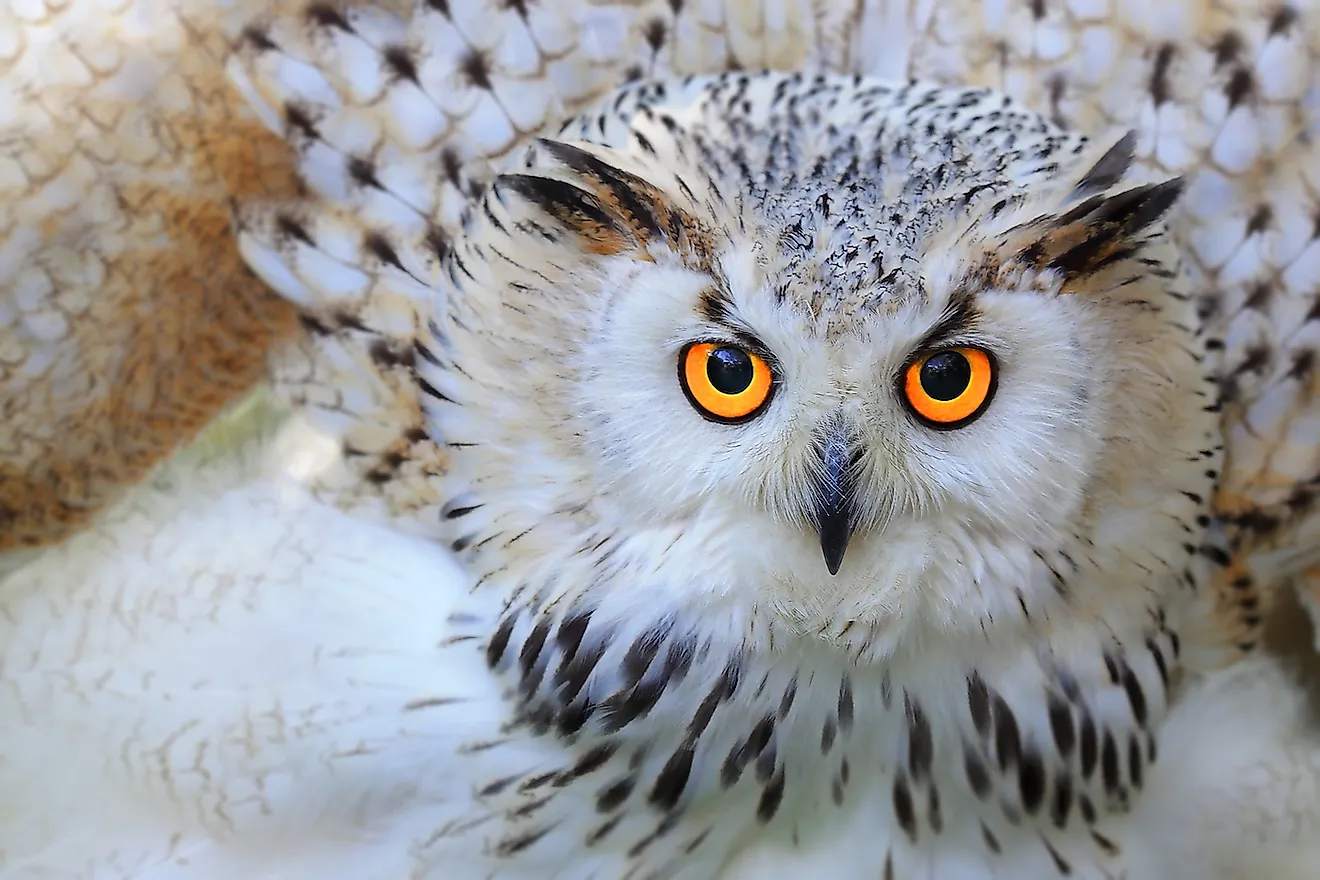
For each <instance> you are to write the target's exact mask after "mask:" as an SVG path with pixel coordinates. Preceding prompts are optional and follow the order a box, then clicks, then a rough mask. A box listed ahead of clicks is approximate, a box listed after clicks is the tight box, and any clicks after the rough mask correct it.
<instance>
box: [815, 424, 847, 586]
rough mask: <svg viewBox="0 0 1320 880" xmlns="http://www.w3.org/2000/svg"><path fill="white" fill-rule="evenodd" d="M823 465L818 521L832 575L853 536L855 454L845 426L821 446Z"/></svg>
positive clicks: (816, 508)
mask: <svg viewBox="0 0 1320 880" xmlns="http://www.w3.org/2000/svg"><path fill="white" fill-rule="evenodd" d="M820 455H821V460H822V464H823V465H824V466H823V467H822V468H821V470H820V472H819V474H820V476H819V478H818V482H817V484H816V499H815V500H816V505H815V511H814V513H815V520H816V531H817V532H819V533H820V550H821V553H823V554H824V556H825V567H826V568H828V569H829V570H830V574H832V575H835V574H838V573H839V566H841V565H842V564H843V554H844V553H846V552H847V550H848V539H849V538H851V537H852V531H853V522H854V516H853V513H854V508H855V506H856V505H855V497H854V494H855V487H856V484H855V481H854V479H853V475H852V470H853V464H854V453H853V450H852V445H851V444H850V443H849V442H848V438H847V436H846V435H845V434H844V431H843V430H842V426H840V427H838V428H835V429H833V430H831V431H830V433H829V436H828V437H827V438H826V439H825V442H824V443H823V444H822V445H821V447H820Z"/></svg>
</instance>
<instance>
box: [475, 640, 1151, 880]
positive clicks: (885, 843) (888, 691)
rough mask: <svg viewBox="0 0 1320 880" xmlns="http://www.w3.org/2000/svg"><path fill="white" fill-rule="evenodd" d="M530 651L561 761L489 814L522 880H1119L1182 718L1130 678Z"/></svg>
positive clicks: (514, 789)
mask: <svg viewBox="0 0 1320 880" xmlns="http://www.w3.org/2000/svg"><path fill="white" fill-rule="evenodd" d="M533 638H534V639H535V638H536V637H535V636H533ZM515 641H516V639H515ZM533 644H535V641H534V642H533ZM525 645H526V643H525V642H524V643H523V644H522V650H521V651H520V653H519V655H518V656H519V657H520V658H522V660H523V662H522V663H513V664H511V665H510V666H509V667H507V669H508V670H509V671H510V672H511V673H512V674H513V675H514V677H515V678H518V679H519V680H520V681H521V685H520V686H519V687H517V688H515V689H513V690H511V691H509V692H508V694H507V696H508V699H509V701H510V705H511V706H513V707H516V708H514V709H513V711H512V714H511V719H512V720H511V721H510V722H509V723H508V724H507V725H506V726H505V728H504V732H505V733H506V734H510V735H515V736H517V737H519V738H524V739H526V740H527V741H529V742H535V743H536V744H537V746H538V751H539V750H540V749H541V748H544V749H545V751H544V753H543V754H544V755H545V757H544V758H542V759H541V760H539V761H538V762H537V770H535V771H528V772H526V773H523V774H519V775H515V776H513V777H507V776H506V777H502V778H501V779H498V780H492V781H491V784H487V785H485V786H483V787H482V788H481V790H484V791H487V794H486V796H484V798H479V800H481V801H482V809H484V810H488V811H490V812H491V813H492V814H494V815H499V816H502V819H501V820H500V823H499V829H498V833H497V834H496V835H495V836H494V837H493V838H489V839H490V840H491V842H492V844H493V850H492V851H493V852H494V853H496V854H497V858H496V862H497V863H501V864H504V865H506V866H508V867H509V868H511V869H512V870H514V871H515V873H516V872H517V871H519V870H520V869H518V868H513V865H515V864H519V865H521V864H532V863H533V862H537V863H541V862H543V861H544V860H545V859H547V858H549V859H550V860H551V861H554V860H555V858H556V856H557V855H558V856H561V857H563V858H566V859H568V860H569V861H568V862H566V864H572V865H575V866H579V867H583V866H589V867H592V869H593V870H595V871H597V872H598V875H599V876H619V877H623V876H639V877H682V878H688V877H692V878H697V877H712V876H733V877H742V876H747V877H765V876H775V875H776V874H777V873H780V872H787V873H785V874H783V875H784V876H798V875H799V873H800V872H803V871H808V870H819V871H822V872H826V873H828V874H829V875H830V876H837V877H853V876H857V877H876V876H881V877H891V876H892V877H906V876H935V877H952V878H962V877H992V876H1011V877H1037V876H1040V877H1048V876H1059V875H1065V876H1097V877H1099V876H1106V875H1108V876H1115V875H1117V874H1119V873H1120V870H1119V869H1120V868H1121V865H1122V858H1123V856H1122V839H1123V836H1124V828H1125V825H1126V822H1127V821H1128V820H1127V815H1128V813H1129V811H1130V809H1131V807H1132V805H1133V804H1134V802H1135V800H1136V798H1138V797H1139V795H1140V792H1141V789H1142V787H1143V785H1144V783H1145V779H1146V777H1147V776H1148V770H1149V768H1150V765H1151V763H1152V762H1153V761H1154V760H1155V758H1156V752H1157V745H1156V726H1157V724H1158V721H1159V719H1160V718H1161V717H1162V715H1163V712H1164V697H1163V694H1162V692H1160V690H1159V684H1158V681H1152V680H1149V679H1150V677H1151V676H1152V675H1154V676H1155V678H1158V677H1159V676H1158V674H1156V673H1153V672H1151V671H1150V670H1147V669H1146V668H1145V666H1143V665H1141V664H1133V663H1129V662H1128V661H1127V660H1125V659H1119V660H1113V663H1114V666H1115V676H1114V677H1112V680H1111V676H1110V675H1109V673H1108V664H1107V663H1106V662H1101V664H1100V669H1101V672H1100V675H1099V678H1098V679H1097V680H1094V681H1093V680H1092V677H1090V676H1089V675H1088V674H1086V673H1080V674H1079V673H1068V675H1067V679H1066V681H1065V682H1064V683H1062V684H1060V682H1059V681H1058V680H1057V679H1051V678H1050V677H1049V676H1048V675H1045V674H1043V672H1042V670H1041V669H1040V668H1039V667H1037V668H1034V669H1022V668H1005V669H1001V670H998V671H997V673H996V674H995V675H991V676H988V677H987V675H983V674H982V673H981V672H979V671H977V670H975V669H971V668H965V667H961V666H958V665H957V664H952V665H949V666H948V668H947V669H940V670H939V671H938V672H937V674H934V675H932V674H931V671H930V670H929V669H925V670H923V672H922V673H921V674H916V673H910V672H909V671H906V670H903V669H900V668H884V669H869V670H858V669H856V668H855V667H850V666H848V665H847V664H832V663H822V664H813V665H804V664H800V663H795V662H793V661H792V660H790V659H788V658H784V657H775V658H754V657H749V656H746V655H742V654H727V653H719V652H713V651H704V652H703V651H701V650H689V648H691V647H692V646H691V645H687V644H684V643H683V642H681V641H673V640H671V639H658V640H656V642H655V644H654V645H651V646H649V647H648V653H649V654H650V655H651V656H650V659H649V660H648V661H647V662H646V663H645V664H642V663H640V662H638V660H637V657H636V654H635V653H634V655H633V657H632V659H633V666H632V667H631V669H629V668H628V667H627V666H626V664H624V663H623V660H624V659H625V658H626V657H627V656H628V655H627V654H626V653H625V654H621V655H620V657H619V661H620V664H621V665H620V666H619V667H618V668H617V669H616V670H615V671H614V672H612V673H611V674H607V675H606V674H597V675H587V676H585V677H584V678H583V679H582V680H581V681H580V682H579V681H577V680H575V676H574V670H573V666H572V661H571V660H570V661H569V662H568V663H564V662H562V660H563V658H562V657H561V658H558V661H557V660H556V659H554V658H552V659H550V660H548V661H546V664H545V667H544V668H543V669H541V671H540V672H539V673H538V672H537V665H538V663H539V662H540V661H539V659H537V660H532V661H531V662H526V657H527V654H526V650H525ZM581 648H582V646H578V650H581ZM542 650H546V648H545V647H544V646H543V648H542ZM551 650H554V648H553V647H552V648H551ZM575 656H576V655H575ZM610 659H611V654H610V651H609V649H606V650H605V651H604V652H603V654H602V656H601V657H600V658H597V659H596V660H595V663H596V664H597V665H599V664H602V663H608V662H609V660H610ZM1111 659H1112V658H1111ZM1147 665H1149V664H1147ZM496 666H497V668H498V667H499V666H500V664H499V663H498V662H497V663H496ZM524 667H525V671H524ZM598 672H599V670H598ZM1148 673H1149V674H1148ZM529 680H530V681H531V682H532V683H533V684H532V685H531V686H528V684H527V682H528V681H529ZM529 766H531V765H529ZM496 783H497V784H496ZM487 831H490V828H489V827H488V828H487ZM509 876H514V874H510V875H509Z"/></svg>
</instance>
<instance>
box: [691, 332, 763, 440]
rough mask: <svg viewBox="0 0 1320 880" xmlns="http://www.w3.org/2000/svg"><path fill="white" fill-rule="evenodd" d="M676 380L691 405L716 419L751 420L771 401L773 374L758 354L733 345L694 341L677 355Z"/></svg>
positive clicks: (706, 415) (732, 421)
mask: <svg viewBox="0 0 1320 880" xmlns="http://www.w3.org/2000/svg"><path fill="white" fill-rule="evenodd" d="M678 379H679V383H680V384H681V385H682V386H683V393H684V394H686V395H687V398H688V400H689V401H690V402H691V403H692V406H693V407H695V408H696V410H697V412H699V413H701V414H702V415H703V416H705V417H706V418H708V419H710V420H712V421H716V422H727V423H735V422H741V421H745V420H747V419H750V418H751V417H752V416H754V415H756V414H757V413H758V412H760V411H761V409H762V408H763V407H764V406H765V404H766V402H767V401H769V400H770V391H771V389H772V388H773V385H774V382H773V376H772V375H771V373H770V367H769V365H768V364H766V362H765V360H764V359H762V358H761V357H760V356H759V355H757V354H753V353H752V352H750V351H747V350H746V349H743V348H739V347H738V346H736V345H728V344H726V343H719V342H696V343H693V344H692V345H689V346H687V347H686V348H684V349H683V352H682V354H680V355H679V357H678Z"/></svg>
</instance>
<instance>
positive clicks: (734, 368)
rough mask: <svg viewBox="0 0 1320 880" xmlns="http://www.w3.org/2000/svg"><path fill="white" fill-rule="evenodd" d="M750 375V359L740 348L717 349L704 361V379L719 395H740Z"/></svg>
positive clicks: (748, 383)
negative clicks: (708, 380) (706, 379)
mask: <svg viewBox="0 0 1320 880" xmlns="http://www.w3.org/2000/svg"><path fill="white" fill-rule="evenodd" d="M752 374H753V370H752V359H751V358H750V357H749V356H748V354H747V352H745V351H743V350H742V349H741V348H732V347H727V346H726V347H722V348H717V349H715V350H714V351H712V352H711V353H710V357H708V358H707V359H706V377H707V378H708V379H710V384H711V385H713V386H714V387H715V390H716V391H718V392H720V393H721V394H742V393H743V392H744V391H746V390H747V387H748V386H749V385H751V384H752Z"/></svg>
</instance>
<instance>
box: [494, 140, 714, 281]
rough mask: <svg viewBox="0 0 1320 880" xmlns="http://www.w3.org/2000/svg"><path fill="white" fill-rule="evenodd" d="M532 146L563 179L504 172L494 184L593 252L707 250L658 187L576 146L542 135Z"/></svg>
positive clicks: (696, 228) (698, 230) (700, 234)
mask: <svg viewBox="0 0 1320 880" xmlns="http://www.w3.org/2000/svg"><path fill="white" fill-rule="evenodd" d="M536 145H537V147H538V148H539V149H540V150H542V151H543V152H544V153H545V154H546V155H547V156H549V157H550V158H551V159H553V160H554V161H555V162H557V163H558V164H559V166H560V167H561V169H562V171H561V172H560V173H561V174H565V173H566V176H567V180H565V179H564V177H549V176H537V175H533V174H505V175H501V176H500V177H499V179H498V184H497V185H498V186H500V187H502V188H504V189H506V190H512V191H514V192H516V193H517V194H518V195H520V196H522V197H523V198H524V199H526V200H527V201H528V202H530V203H531V204H532V205H533V206H535V207H537V208H539V209H540V210H541V211H543V212H545V213H546V214H549V215H550V216H551V217H553V218H554V219H555V220H557V221H558V222H559V224H560V225H561V226H563V227H564V229H566V230H567V231H568V232H569V233H571V234H572V235H574V236H576V237H577V238H578V239H579V240H580V241H581V243H582V244H583V246H584V247H585V249H586V250H588V251H590V252H591V253H597V254H615V253H620V252H621V251H624V250H634V251H636V252H637V255H638V257H639V258H642V259H649V257H648V256H647V255H646V246H647V245H649V244H652V243H656V244H664V245H668V246H669V247H670V248H672V249H674V250H675V251H681V252H684V253H687V254H695V255H701V254H705V253H708V251H709V248H710V242H709V241H708V238H709V237H708V236H707V235H706V234H705V232H704V231H703V228H704V227H702V225H701V224H700V223H698V222H697V221H696V220H695V219H694V218H693V217H692V215H691V214H690V213H688V212H687V211H684V210H683V209H682V208H680V207H678V206H677V205H676V204H674V202H673V200H672V199H671V198H670V197H669V196H668V195H666V194H665V193H664V192H663V191H662V190H661V189H660V188H659V187H657V186H655V185H654V184H652V183H650V182H649V181H647V180H644V179H643V178H641V177H639V176H637V175H636V174H633V173H632V172H630V171H625V170H623V169H622V168H618V167H616V166H614V165H611V164H610V163H609V162H606V161H605V160H604V159H602V158H601V157H600V156H598V155H596V154H595V153H593V152H590V151H588V150H584V149H582V148H581V147H577V146H574V145H572V144H566V143H563V142H560V141H551V140H546V139H545V138H539V139H538V140H537V142H536ZM554 171H560V169H554ZM554 171H552V172H551V173H554Z"/></svg>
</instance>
